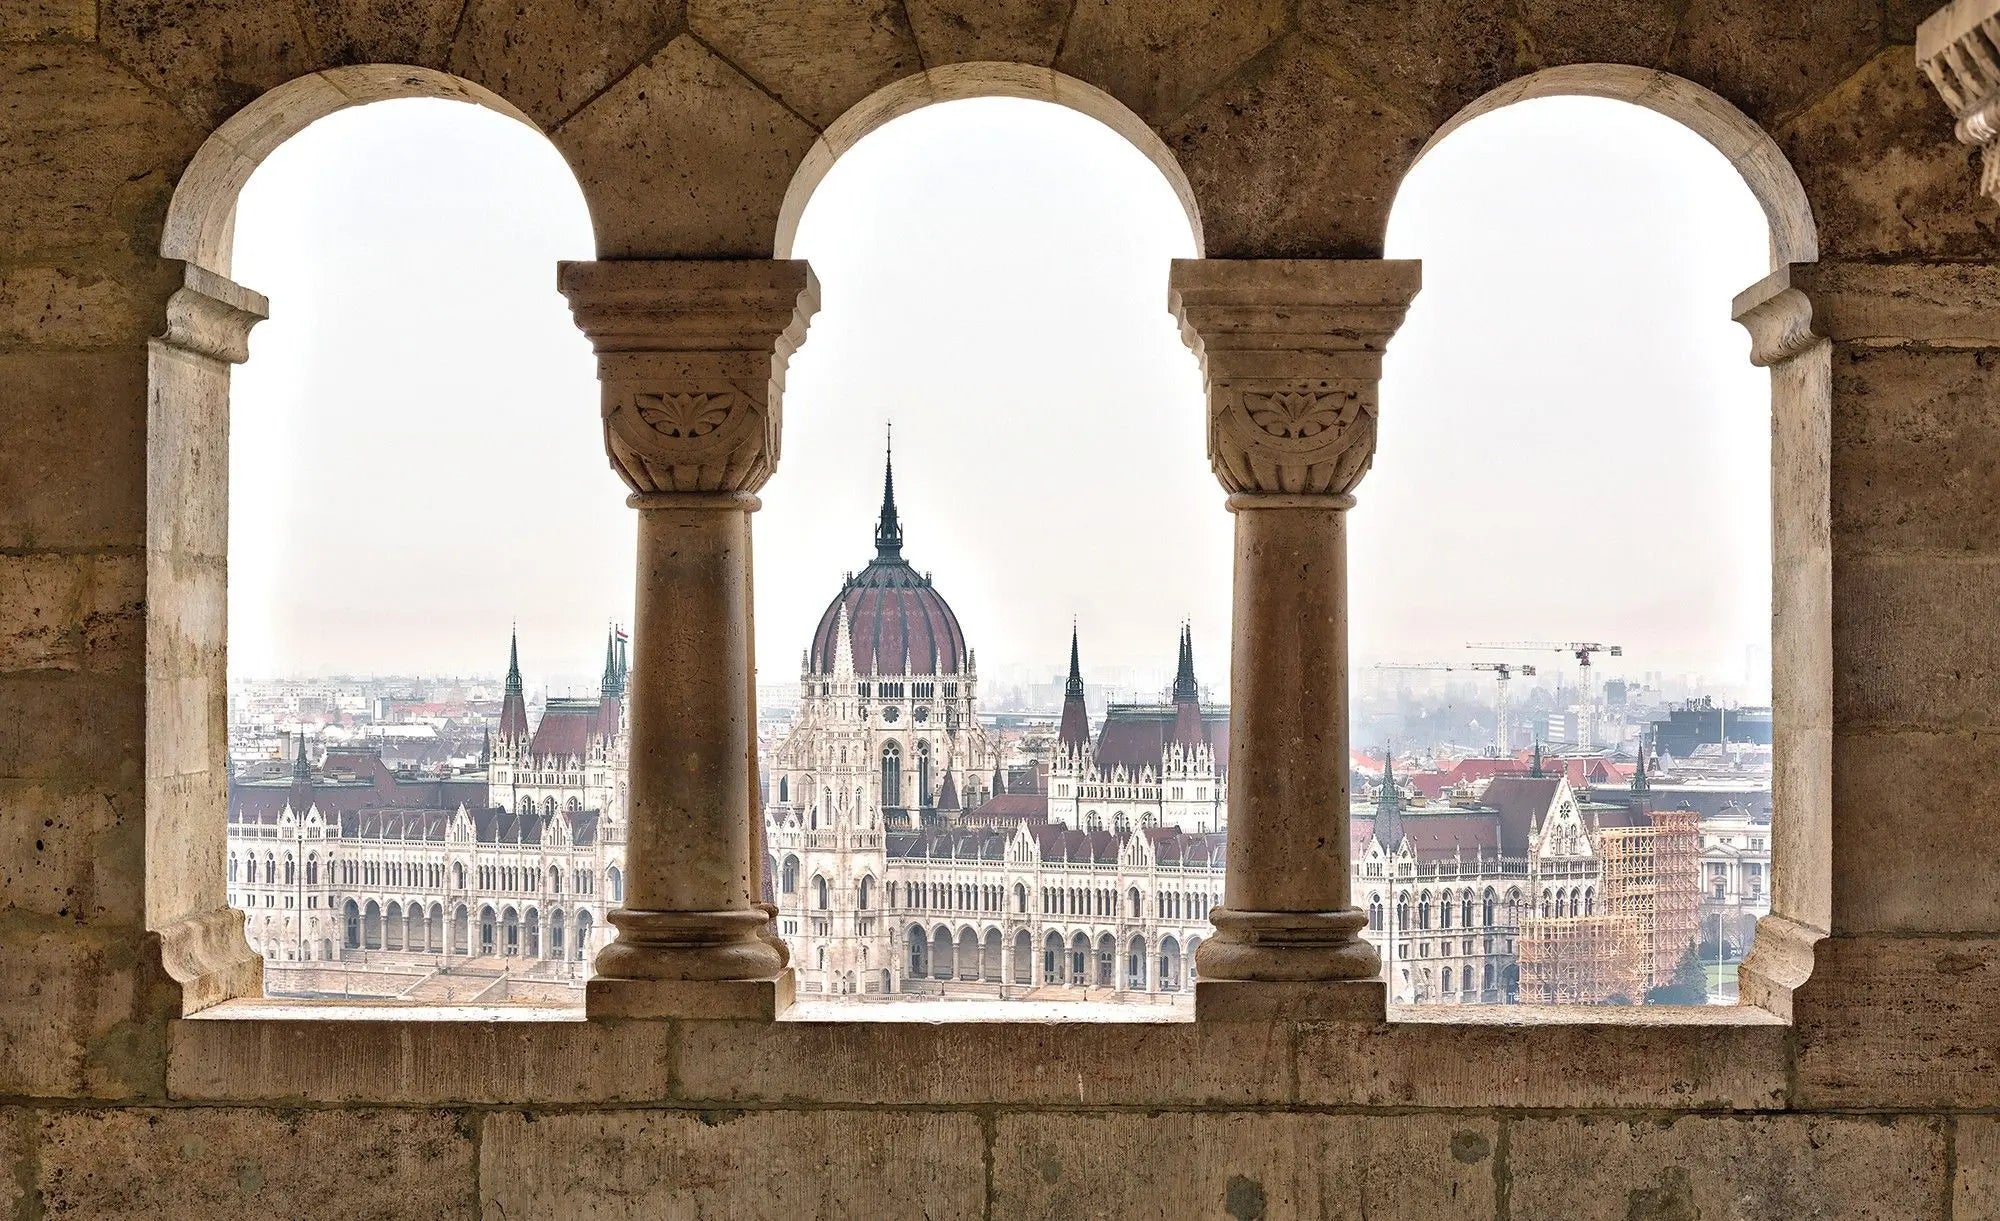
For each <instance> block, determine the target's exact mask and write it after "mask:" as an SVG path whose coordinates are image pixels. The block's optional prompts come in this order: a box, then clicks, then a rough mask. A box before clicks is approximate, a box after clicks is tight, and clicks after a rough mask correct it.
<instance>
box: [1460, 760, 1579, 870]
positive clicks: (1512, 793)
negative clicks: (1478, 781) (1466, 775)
mask: <svg viewBox="0 0 2000 1221" xmlns="http://www.w3.org/2000/svg"><path fill="white" fill-rule="evenodd" d="M1561 784H1562V781H1561V779H1560V778H1558V777H1554V776H1514V775H1506V776H1495V777H1494V778H1493V783H1491V784H1489V785H1487V786H1486V791H1485V792H1484V793H1481V794H1480V796H1479V800H1480V804H1482V805H1484V806H1487V807H1488V808H1490V809H1492V810H1493V811H1494V812H1495V813H1497V814H1499V816H1500V851H1501V853H1502V854H1503V855H1506V856H1526V855H1528V833H1529V832H1530V831H1531V830H1532V829H1533V827H1534V825H1535V820H1536V819H1538V818H1540V817H1541V816H1542V815H1543V814H1546V813H1547V812H1548V809H1549V804H1550V803H1551V802H1553V801H1554V800H1555V796H1556V789H1557V787H1558V786H1559V785H1561Z"/></svg>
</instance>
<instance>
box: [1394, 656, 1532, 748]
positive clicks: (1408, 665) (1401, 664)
mask: <svg viewBox="0 0 2000 1221" xmlns="http://www.w3.org/2000/svg"><path fill="white" fill-rule="evenodd" d="M1375 668H1376V669H1377V670H1434V671H1435V670H1442V671H1447V672H1449V671H1452V670H1484V671H1485V672H1486V673H1488V674H1491V675H1492V676H1493V677H1494V680H1495V681H1496V682H1497V683H1498V684H1499V691H1498V694H1497V695H1496V696H1495V698H1494V709H1495V711H1496V713H1497V719H1498V721H1499V725H1498V726H1497V728H1496V729H1495V730H1494V734H1493V745H1494V748H1495V750H1496V751H1497V752H1498V753H1499V755H1500V756H1501V757H1502V758H1505V757H1506V756H1507V755H1508V754H1510V753H1512V752H1513V749H1514V738H1513V730H1514V726H1513V722H1512V721H1511V720H1509V718H1508V716H1507V684H1508V683H1509V682H1510V681H1512V680H1513V677H1514V675H1515V673H1516V672H1517V671H1518V672H1519V673H1520V675H1521V677H1523V678H1533V677H1534V676H1535V667H1533V666H1524V665H1517V664H1516V663H1514V662H1511V661H1457V662H1452V661H1385V662H1382V663H1380V664H1378V665H1377V666H1376V667H1375Z"/></svg>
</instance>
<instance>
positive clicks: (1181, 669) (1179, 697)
mask: <svg viewBox="0 0 2000 1221" xmlns="http://www.w3.org/2000/svg"><path fill="white" fill-rule="evenodd" d="M1200 699H1201V687H1200V685H1199V684H1197V683H1196V682H1195V680H1194V629H1193V628H1191V627H1189V626H1188V625H1187V624H1185V623H1183V624H1182V625H1181V650H1180V657H1179V658H1178V659H1177V663H1176V666H1175V669H1174V703H1176V704H1179V703H1184V702H1188V701H1195V702H1199V701H1200Z"/></svg>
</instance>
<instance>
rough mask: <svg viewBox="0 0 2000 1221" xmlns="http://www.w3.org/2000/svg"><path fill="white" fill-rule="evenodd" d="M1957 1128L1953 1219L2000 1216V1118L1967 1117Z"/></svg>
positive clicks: (1961, 1118) (1985, 1116)
mask: <svg viewBox="0 0 2000 1221" xmlns="http://www.w3.org/2000/svg"><path fill="white" fill-rule="evenodd" d="M1956 1122H1957V1125H1958V1158H1957V1162H1958V1165H1957V1181H1956V1182H1955V1183H1954V1184H1953V1185H1952V1197H1951V1206H1952V1213H1951V1215H1952V1217H1953V1218H1954V1221H1959V1219H1962V1218H1966V1217H2000V1118H1996V1117H1994V1116H1991V1115H1964V1116H1960V1117H1959V1119H1958V1120H1957V1121H1956Z"/></svg>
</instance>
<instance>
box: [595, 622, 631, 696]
mask: <svg viewBox="0 0 2000 1221" xmlns="http://www.w3.org/2000/svg"><path fill="white" fill-rule="evenodd" d="M619 643H620V641H619V639H618V628H617V627H616V625H614V626H612V627H611V628H610V629H609V631H607V632H606V634H605V637H604V677H603V678H602V679H601V680H600V681H599V683H598V690H599V692H600V693H601V694H603V695H608V696H611V697H613V698H617V697H620V696H623V695H624V694H625V666H624V663H623V660H622V659H621V658H620V657H619V655H618V652H619V650H618V646H619Z"/></svg>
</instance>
